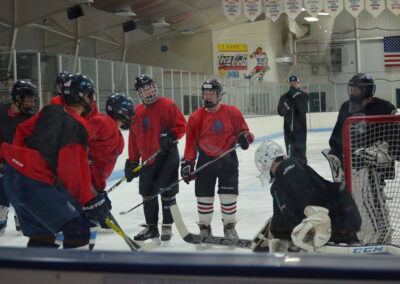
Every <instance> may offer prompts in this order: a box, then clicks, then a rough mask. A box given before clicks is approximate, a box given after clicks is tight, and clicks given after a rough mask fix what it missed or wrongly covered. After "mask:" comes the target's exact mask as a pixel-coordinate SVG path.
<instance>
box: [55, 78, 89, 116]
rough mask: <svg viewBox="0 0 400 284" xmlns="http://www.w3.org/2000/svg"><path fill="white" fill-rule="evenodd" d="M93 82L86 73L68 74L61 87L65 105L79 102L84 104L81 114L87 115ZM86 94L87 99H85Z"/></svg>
mask: <svg viewBox="0 0 400 284" xmlns="http://www.w3.org/2000/svg"><path fill="white" fill-rule="evenodd" d="M94 93H95V84H94V82H93V81H92V80H91V79H90V78H89V77H88V76H86V75H83V74H70V75H68V77H67V78H66V79H65V81H64V84H63V86H62V88H61V94H62V97H63V99H64V101H65V103H66V104H67V105H70V104H74V103H80V104H82V105H83V106H84V108H85V111H84V113H82V116H85V115H87V114H88V113H90V111H91V107H90V103H91V102H92V101H93V99H94ZM85 95H88V99H87V100H86V99H85V97H84V96H85Z"/></svg>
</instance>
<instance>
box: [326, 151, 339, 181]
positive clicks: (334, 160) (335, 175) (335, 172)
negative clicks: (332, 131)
mask: <svg viewBox="0 0 400 284" xmlns="http://www.w3.org/2000/svg"><path fill="white" fill-rule="evenodd" d="M330 152H331V151H330V149H325V150H323V151H322V152H321V153H322V155H324V157H325V158H326V159H327V160H328V162H329V166H330V168H331V172H332V179H333V181H335V182H343V181H344V171H343V168H342V165H341V163H340V160H339V158H338V157H336V156H335V155H333V154H331V153H330Z"/></svg>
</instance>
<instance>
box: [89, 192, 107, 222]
mask: <svg viewBox="0 0 400 284" xmlns="http://www.w3.org/2000/svg"><path fill="white" fill-rule="evenodd" d="M82 210H83V214H84V215H85V217H86V218H87V219H88V220H89V221H98V222H99V223H100V224H104V223H105V219H106V217H108V213H109V212H110V210H111V201H110V199H108V196H107V192H105V191H101V192H99V194H97V195H96V196H95V197H94V198H93V199H91V200H90V201H89V202H88V203H86V205H85V206H83V207H82Z"/></svg>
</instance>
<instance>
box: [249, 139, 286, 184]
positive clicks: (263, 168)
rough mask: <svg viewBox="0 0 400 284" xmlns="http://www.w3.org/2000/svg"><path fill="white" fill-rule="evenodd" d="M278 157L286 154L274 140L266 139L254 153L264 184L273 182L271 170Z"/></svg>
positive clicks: (260, 177)
mask: <svg viewBox="0 0 400 284" xmlns="http://www.w3.org/2000/svg"><path fill="white" fill-rule="evenodd" d="M278 157H285V154H284V152H283V150H282V148H281V146H279V145H278V144H277V143H275V142H274V141H272V140H266V141H264V142H263V143H262V144H261V145H260V146H258V148H257V150H256V152H255V154H254V162H255V164H256V167H257V169H258V171H259V172H260V175H259V176H258V178H259V179H260V181H261V184H262V186H265V185H267V184H268V183H270V182H272V180H271V176H270V170H271V166H272V164H273V163H274V161H275V159H276V158H278Z"/></svg>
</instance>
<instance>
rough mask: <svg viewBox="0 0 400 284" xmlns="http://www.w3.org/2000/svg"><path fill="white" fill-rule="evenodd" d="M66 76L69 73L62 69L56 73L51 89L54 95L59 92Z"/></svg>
mask: <svg viewBox="0 0 400 284" xmlns="http://www.w3.org/2000/svg"><path fill="white" fill-rule="evenodd" d="M68 76H69V73H68V72H67V71H63V72H61V73H58V74H57V75H56V79H55V81H54V84H55V85H54V91H53V95H54V96H57V95H60V94H61V88H62V85H63V84H64V81H65V80H66V79H67V78H68Z"/></svg>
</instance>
